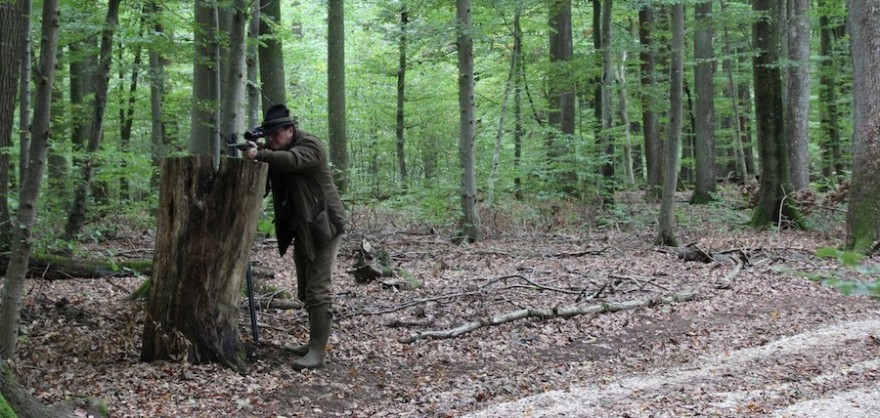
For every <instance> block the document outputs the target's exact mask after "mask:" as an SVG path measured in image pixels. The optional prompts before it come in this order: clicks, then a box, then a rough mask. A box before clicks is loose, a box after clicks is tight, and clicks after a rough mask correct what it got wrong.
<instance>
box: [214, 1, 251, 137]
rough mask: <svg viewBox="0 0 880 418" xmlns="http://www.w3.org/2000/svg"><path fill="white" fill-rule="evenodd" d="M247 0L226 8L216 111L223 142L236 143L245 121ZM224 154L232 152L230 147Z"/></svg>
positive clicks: (236, 2) (242, 132)
mask: <svg viewBox="0 0 880 418" xmlns="http://www.w3.org/2000/svg"><path fill="white" fill-rule="evenodd" d="M247 6H248V2H247V0H235V1H233V3H232V8H231V9H230V20H229V49H228V55H227V57H226V62H225V71H223V74H224V75H225V76H226V78H225V79H224V80H223V89H222V90H221V91H222V92H223V95H222V97H221V101H222V106H221V110H220V114H221V115H222V117H221V119H220V120H221V127H220V136H221V138H222V139H223V140H224V141H225V142H233V143H235V142H238V141H239V140H240V139H243V138H244V121H245V95H244V93H245V81H246V80H245V77H246V68H245V55H246V53H247V51H246V45H245V43H246V41H247V40H246V35H245V27H246V26H247V19H248V10H247ZM227 151H228V152H230V153H236V152H237V151H235V149H234V148H232V149H229V148H228V147H227Z"/></svg>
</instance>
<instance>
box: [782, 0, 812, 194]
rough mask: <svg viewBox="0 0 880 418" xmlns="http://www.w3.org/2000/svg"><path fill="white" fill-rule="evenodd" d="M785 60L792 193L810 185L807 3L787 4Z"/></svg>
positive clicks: (791, 1) (793, 0) (790, 0)
mask: <svg viewBox="0 0 880 418" xmlns="http://www.w3.org/2000/svg"><path fill="white" fill-rule="evenodd" d="M787 2H788V13H787V16H788V21H787V22H786V24H785V34H786V37H787V39H788V42H787V45H788V59H789V60H790V61H791V64H790V65H789V67H788V68H787V77H786V79H785V84H786V85H785V88H786V92H787V94H786V98H787V100H786V102H787V103H786V106H785V125H786V126H785V136H786V138H787V141H788V158H789V161H790V164H789V167H790V170H789V173H790V179H791V185H792V186H793V187H794V190H801V189H803V188H805V187H809V185H810V153H809V146H810V120H809V119H810V16H809V12H810V0H787Z"/></svg>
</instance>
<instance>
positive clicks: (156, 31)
mask: <svg viewBox="0 0 880 418" xmlns="http://www.w3.org/2000/svg"><path fill="white" fill-rule="evenodd" d="M161 10H162V9H161V8H160V7H159V4H158V3H157V0H150V2H149V3H148V4H147V13H148V15H149V21H150V22H151V23H152V29H153V30H152V32H153V35H152V36H154V37H157V38H160V37H162V36H164V33H165V29H164V28H163V27H162V23H161V21H160V17H161V16H160V13H161ZM157 43H158V42H157V41H156V40H155V39H154V40H153V41H152V42H150V47H149V54H150V126H151V130H150V155H151V158H152V163H153V167H154V168H155V169H154V170H153V172H154V173H158V171H159V170H158V168H159V163H160V162H161V161H162V158H164V157H165V152H166V149H165V124H164V123H163V121H162V102H163V100H164V96H165V63H164V59H163V58H162V55H161V52H160V50H159V47H158V46H156V44H157ZM150 184H151V186H153V188H155V187H157V186H158V185H159V177H158V175H156V174H154V175H153V177H152V178H151V179H150Z"/></svg>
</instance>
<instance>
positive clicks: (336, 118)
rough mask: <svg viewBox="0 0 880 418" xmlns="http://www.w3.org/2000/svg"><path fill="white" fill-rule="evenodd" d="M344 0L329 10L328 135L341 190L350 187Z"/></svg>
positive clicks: (332, 1)
mask: <svg viewBox="0 0 880 418" xmlns="http://www.w3.org/2000/svg"><path fill="white" fill-rule="evenodd" d="M344 6H345V2H344V1H343V0H329V2H328V10H327V119H328V121H327V122H328V126H327V128H328V131H327V137H328V138H327V139H328V142H329V144H330V165H331V168H332V169H333V177H334V179H335V180H336V188H337V189H339V193H345V192H346V190H348V138H347V135H346V115H345V7H344Z"/></svg>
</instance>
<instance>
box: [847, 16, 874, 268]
mask: <svg viewBox="0 0 880 418" xmlns="http://www.w3.org/2000/svg"><path fill="white" fill-rule="evenodd" d="M849 21H850V26H851V31H852V34H851V36H852V38H851V39H852V41H851V42H852V60H853V99H854V100H853V105H854V126H853V139H852V141H853V174H852V185H851V188H850V202H849V209H848V211H847V214H846V225H847V228H846V229H847V238H846V244H847V247H848V248H849V249H851V250H854V251H859V252H875V251H877V250H880V244H878V243H880V205H878V204H877V202H880V181H877V178H878V176H880V72H878V71H877V68H878V66H880V6H878V4H877V3H876V1H873V0H852V1H850V3H849Z"/></svg>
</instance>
